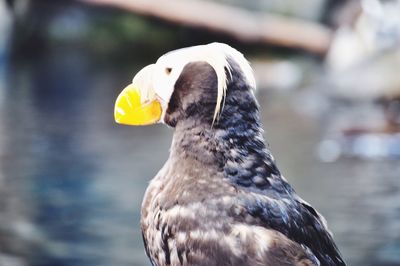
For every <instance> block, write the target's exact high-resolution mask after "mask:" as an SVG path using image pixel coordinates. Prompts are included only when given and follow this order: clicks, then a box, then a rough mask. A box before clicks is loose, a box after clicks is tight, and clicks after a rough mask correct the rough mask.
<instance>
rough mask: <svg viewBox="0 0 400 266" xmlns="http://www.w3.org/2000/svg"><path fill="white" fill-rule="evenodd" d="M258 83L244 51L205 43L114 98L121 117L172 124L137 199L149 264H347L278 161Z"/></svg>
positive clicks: (139, 77)
mask: <svg viewBox="0 0 400 266" xmlns="http://www.w3.org/2000/svg"><path fill="white" fill-rule="evenodd" d="M255 86H256V84H255V79H254V76H253V73H252V69H251V67H250V65H249V63H248V61H247V60H246V59H245V57H244V56H243V55H242V54H241V53H240V52H238V51H237V50H236V49H234V48H232V47H230V46H229V45H226V44H222V43H211V44H207V45H199V46H193V47H188V48H183V49H179V50H175V51H172V52H169V53H167V54H165V55H163V56H161V57H160V58H159V59H158V60H157V62H156V63H155V64H151V65H149V66H146V67H144V68H143V69H142V70H141V71H139V72H138V73H137V74H136V75H135V77H134V78H133V81H132V83H131V84H130V85H128V86H127V87H126V88H125V89H124V90H123V91H122V92H121V93H120V95H119V96H118V98H117V100H116V103H115V110H114V116H115V120H116V122H117V123H120V124H126V125H149V124H154V123H164V124H166V125H168V126H170V127H172V128H174V134H173V139H172V145H171V148H170V155H169V158H168V160H167V161H166V163H165V165H164V166H163V167H162V169H161V170H160V171H159V172H158V174H157V175H156V176H155V177H154V178H153V179H152V180H151V182H150V184H149V186H148V188H147V190H146V193H145V196H144V199H143V203H142V210H141V229H142V235H143V241H144V246H145V251H146V254H147V256H148V257H149V259H150V261H151V264H152V265H153V266H165V265H174V266H175V265H205V266H214V265H215V266H234V265H235V266H236V265H237V266H240V265H241V266H246V265H252V266H258V265H259V266H261V265H303V266H306V265H345V263H344V261H343V259H342V257H341V255H340V252H339V250H338V248H337V246H336V245H335V243H334V240H333V238H332V235H331V233H330V231H329V230H328V228H327V225H326V222H325V220H324V218H323V217H322V216H321V215H320V214H319V213H318V212H317V211H316V210H315V209H314V208H313V207H311V206H310V205H309V204H308V203H307V202H305V201H304V200H302V199H301V198H300V197H299V196H298V195H297V194H296V193H295V191H294V190H293V188H292V187H291V186H290V185H289V183H288V182H287V181H286V179H285V178H284V177H283V176H282V174H281V173H280V171H279V169H278V168H277V166H276V163H275V160H274V157H273V156H272V154H271V152H270V150H269V149H268V147H267V145H266V144H265V141H264V137H263V130H262V127H261V122H260V115H259V106H258V103H257V100H256V98H255V96H254V89H255Z"/></svg>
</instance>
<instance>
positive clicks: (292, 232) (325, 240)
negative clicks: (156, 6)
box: [244, 180, 345, 265]
mask: <svg viewBox="0 0 400 266" xmlns="http://www.w3.org/2000/svg"><path fill="white" fill-rule="evenodd" d="M282 182H285V181H284V180H282ZM246 194H247V195H250V196H247V197H246V198H247V201H246V202H245V204H244V205H245V209H246V211H247V214H249V215H251V216H252V217H253V218H256V219H258V221H259V223H260V225H262V226H263V227H265V228H269V229H273V230H276V231H278V232H280V233H282V234H283V235H285V236H286V237H287V238H289V239H290V240H292V241H294V242H296V243H298V244H300V245H301V246H303V247H304V248H305V249H307V250H309V251H310V252H311V253H312V254H314V255H315V257H317V259H318V260H319V261H320V263H321V265H345V263H344V261H343V259H342V258H341V255H340V253H339V250H338V248H337V247H336V245H335V243H334V241H333V238H332V235H331V233H330V232H329V231H328V229H327V226H326V222H325V220H324V219H323V217H322V216H321V215H320V214H319V213H318V212H317V211H316V210H315V209H314V208H313V207H311V206H310V205H309V204H308V203H306V202H305V201H303V200H302V199H301V198H300V197H298V196H297V195H296V194H295V192H294V191H293V190H291V191H290V193H289V194H286V195H280V196H279V197H276V195H273V196H271V197H270V196H268V192H266V191H257V190H252V191H251V192H250V193H249V192H247V193H246Z"/></svg>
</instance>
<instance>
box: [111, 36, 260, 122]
mask: <svg viewBox="0 0 400 266" xmlns="http://www.w3.org/2000/svg"><path fill="white" fill-rule="evenodd" d="M233 82H236V83H241V84H242V85H241V88H243V90H247V91H248V92H250V93H251V95H252V90H253V89H254V88H255V80H254V76H253V71H252V69H251V67H250V65H249V63H248V61H247V60H246V59H245V58H244V56H243V55H242V54H241V53H240V52H238V51H237V50H235V49H234V48H232V47H230V46H229V45H226V44H222V43H211V44H207V45H199V46H192V47H188V48H183V49H178V50H175V51H172V52H169V53H167V54H165V55H163V56H161V57H160V58H159V59H158V60H157V62H156V63H155V64H151V65H148V66H146V67H144V68H143V69H142V70H140V71H139V72H138V73H137V74H136V75H135V77H134V78H133V81H132V83H131V84H129V85H128V86H127V87H126V88H125V89H124V90H123V91H122V92H121V93H120V95H119V96H118V98H117V100H116V103H115V110H114V117H115V121H116V122H117V123H120V124H126V125H149V124H154V123H165V124H167V125H169V126H172V127H175V126H176V125H177V123H179V122H180V121H183V120H186V119H192V120H193V118H194V120H196V121H198V120H201V121H204V122H207V123H210V124H214V122H216V121H218V118H219V116H220V115H221V113H222V111H223V109H224V103H225V100H226V97H227V94H229V93H230V88H231V87H232V86H231V85H232V83H233Z"/></svg>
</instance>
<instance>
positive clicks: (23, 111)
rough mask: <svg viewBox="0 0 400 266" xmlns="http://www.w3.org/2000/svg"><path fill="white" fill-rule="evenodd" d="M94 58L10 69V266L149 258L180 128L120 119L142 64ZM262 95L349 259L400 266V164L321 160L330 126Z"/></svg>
mask: <svg viewBox="0 0 400 266" xmlns="http://www.w3.org/2000/svg"><path fill="white" fill-rule="evenodd" d="M91 60H92V59H89V58H88V57H87V56H85V53H84V52H83V51H80V50H76V49H66V48H59V49H56V50H54V51H52V52H50V53H48V54H46V55H45V56H38V57H37V58H35V60H32V61H30V62H28V63H26V62H25V63H24V64H14V65H11V66H9V68H8V75H7V77H8V79H7V80H6V81H5V89H3V91H1V94H2V95H3V97H1V98H0V193H1V197H0V265H18V266H19V265H68V266H69V265H149V263H148V261H147V259H146V257H145V255H144V252H143V246H142V241H141V235H140V230H139V216H140V203H141V199H142V197H143V193H144V190H145V187H146V186H147V184H148V182H149V180H150V178H151V177H153V176H154V175H155V173H156V172H157V170H158V169H159V168H160V167H161V165H162V163H163V162H164V161H165V159H166V157H167V154H168V147H169V143H170V140H171V134H172V132H171V130H169V129H167V128H165V127H163V126H153V127H138V128H134V127H125V126H120V125H116V124H115V123H114V122H113V104H114V99H115V98H116V95H117V94H118V93H119V91H120V89H122V88H123V87H124V86H125V85H126V84H127V83H128V82H129V80H130V79H131V76H132V74H133V73H134V72H135V71H136V70H137V69H138V67H139V66H141V65H143V64H141V63H139V62H137V66H135V65H134V66H129V67H128V68H127V70H124V69H120V68H115V69H104V68H102V67H99V66H98V65H96V63H95V62H92V61H91ZM1 87H4V86H0V88H1ZM259 96H260V97H259V99H260V102H261V105H262V106H263V119H264V125H265V126H266V131H267V136H268V139H269V141H270V143H271V148H272V150H273V151H274V153H275V157H276V158H277V160H278V164H279V165H280V167H281V168H282V171H283V173H285V175H286V176H287V178H288V179H289V180H290V182H291V183H292V184H293V185H294V187H295V188H296V190H297V191H298V193H299V194H300V195H302V196H303V197H304V198H305V199H306V200H307V201H310V202H311V203H312V204H313V205H315V206H316V207H317V208H318V209H319V210H320V211H321V212H322V213H323V214H324V215H325V217H326V218H327V220H328V221H329V223H330V227H331V229H332V231H333V232H334V233H335V236H336V240H337V242H338V245H339V246H340V248H341V250H342V252H343V254H344V257H345V258H346V259H347V261H348V262H349V265H400V258H399V255H398V254H399V253H400V252H399V251H400V222H399V220H400V191H399V190H400V182H399V180H398V176H399V173H400V166H399V165H398V162H394V161H393V162H384V161H379V162H366V161H356V160H345V159H344V160H341V161H338V162H336V163H331V164H322V163H320V162H318V161H317V160H316V159H315V158H316V157H315V156H314V154H315V147H316V145H317V143H318V141H319V139H320V135H321V131H322V130H323V129H322V128H321V125H320V124H319V123H317V121H314V120H310V119H309V118H306V117H302V116H299V115H296V114H295V113H294V112H293V111H292V110H291V108H290V105H291V102H290V101H288V97H282V96H279V95H278V96H277V95H272V94H265V93H264V94H261V95H259ZM291 97H292V98H294V99H293V100H294V101H295V96H291ZM289 98H290V97H289Z"/></svg>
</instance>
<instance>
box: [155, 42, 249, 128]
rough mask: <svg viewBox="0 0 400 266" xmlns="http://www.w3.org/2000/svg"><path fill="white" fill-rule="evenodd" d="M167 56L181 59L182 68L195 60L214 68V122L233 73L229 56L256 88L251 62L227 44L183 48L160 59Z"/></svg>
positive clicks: (220, 110) (177, 59)
mask: <svg viewBox="0 0 400 266" xmlns="http://www.w3.org/2000/svg"><path fill="white" fill-rule="evenodd" d="M167 58H168V59H172V58H173V60H174V61H175V62H177V61H180V62H181V64H182V66H181V67H182V69H183V67H184V65H186V64H188V63H190V62H195V61H203V62H206V63H208V64H209V65H210V66H211V67H212V68H213V69H214V71H215V73H216V75H217V80H218V81H217V84H218V93H217V104H216V107H215V112H214V118H213V122H215V120H216V119H217V117H218V115H219V114H220V113H221V112H222V109H223V105H224V103H223V100H224V99H225V96H226V91H227V88H228V82H229V78H230V77H229V78H228V75H229V76H230V75H232V72H231V66H230V65H229V62H228V58H230V59H231V60H233V61H234V62H235V63H236V64H237V65H238V66H239V67H240V70H241V71H242V74H243V76H244V78H245V79H246V80H247V82H248V84H249V85H250V87H251V88H253V89H255V86H256V82H255V79H254V75H253V70H252V69H251V67H250V64H249V62H248V61H247V60H246V58H245V57H244V56H243V54H242V53H240V52H239V51H237V50H236V49H234V48H232V47H230V46H229V45H227V44H223V43H210V44H206V45H198V46H192V47H188V48H182V49H179V50H175V51H172V52H170V53H167V54H165V55H164V56H162V57H161V58H160V59H159V60H163V59H164V60H166V59H167Z"/></svg>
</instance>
